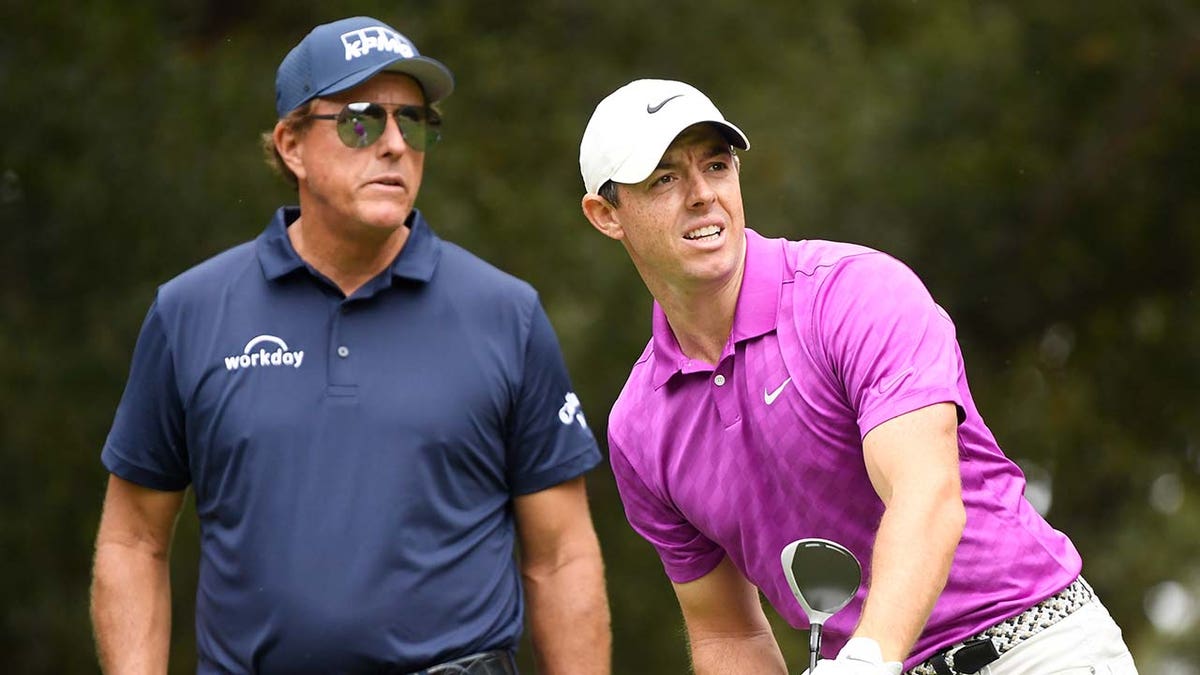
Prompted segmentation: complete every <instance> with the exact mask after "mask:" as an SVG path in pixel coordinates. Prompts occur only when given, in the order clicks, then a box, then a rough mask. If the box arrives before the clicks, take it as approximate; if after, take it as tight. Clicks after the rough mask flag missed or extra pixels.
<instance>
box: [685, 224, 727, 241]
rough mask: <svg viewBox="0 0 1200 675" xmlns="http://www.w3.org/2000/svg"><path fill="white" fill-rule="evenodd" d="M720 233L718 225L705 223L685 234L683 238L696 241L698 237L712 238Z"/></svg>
mask: <svg viewBox="0 0 1200 675" xmlns="http://www.w3.org/2000/svg"><path fill="white" fill-rule="evenodd" d="M719 234H721V228H720V227H717V226H716V225H705V226H704V227H697V228H696V229H694V230H692V231H691V232H688V233H686V234H684V235H683V238H684V239H689V240H692V241H695V240H697V239H710V238H713V237H716V236H717V235H719Z"/></svg>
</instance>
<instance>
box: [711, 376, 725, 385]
mask: <svg viewBox="0 0 1200 675" xmlns="http://www.w3.org/2000/svg"><path fill="white" fill-rule="evenodd" d="M713 384H715V385H717V386H718V387H724V386H725V376H724V375H718V376H716V377H714V378H713Z"/></svg>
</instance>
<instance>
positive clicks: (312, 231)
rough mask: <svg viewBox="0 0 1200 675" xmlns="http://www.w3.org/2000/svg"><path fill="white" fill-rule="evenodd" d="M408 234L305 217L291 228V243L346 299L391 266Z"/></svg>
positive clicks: (396, 230)
mask: <svg viewBox="0 0 1200 675" xmlns="http://www.w3.org/2000/svg"><path fill="white" fill-rule="evenodd" d="M302 213H303V212H302ZM408 234H409V229H408V227H406V226H404V225H401V226H400V227H397V228H395V229H393V230H388V229H374V228H371V229H368V228H352V227H349V226H347V227H336V226H328V225H322V224H320V223H318V222H317V221H315V220H308V219H305V218H304V216H303V215H301V217H300V218H298V219H296V221H295V222H294V223H292V225H291V226H290V227H288V239H289V240H291V242H292V247H293V248H295V249H296V253H297V254H298V255H299V256H300V258H301V259H302V260H304V262H306V263H308V264H309V265H312V266H313V268H314V269H316V270H317V271H318V272H320V273H321V274H323V275H325V277H327V278H328V279H329V280H330V281H332V282H333V283H334V284H335V285H337V287H338V289H340V290H341V291H342V294H343V295H345V296H346V297H350V296H351V295H353V294H354V291H356V290H358V289H359V288H360V287H362V285H363V284H365V283H366V282H367V281H369V280H370V279H372V278H374V277H375V276H376V275H378V274H379V273H380V272H382V271H383V270H385V269H387V267H388V266H389V265H391V264H392V261H394V260H395V259H396V256H397V255H398V254H399V253H400V250H401V249H402V248H404V243H405V242H406V241H408Z"/></svg>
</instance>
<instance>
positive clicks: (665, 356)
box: [650, 228, 785, 389]
mask: <svg viewBox="0 0 1200 675" xmlns="http://www.w3.org/2000/svg"><path fill="white" fill-rule="evenodd" d="M745 232H746V260H745V263H744V264H745V271H744V273H743V275H742V287H741V289H740V290H739V291H738V301H737V307H736V308H735V309H734V312H733V328H732V330H731V331H730V334H729V340H728V341H727V342H726V343H725V348H724V349H723V350H722V351H721V360H722V361H723V360H725V358H726V357H728V356H729V355H730V354H732V353H733V348H734V345H736V344H737V343H738V342H741V341H743V340H749V339H750V338H756V337H759V336H761V335H765V334H767V333H770V332H771V331H773V330H775V326H776V321H777V320H778V310H779V293H780V289H781V288H782V280H783V278H784V274H783V272H784V262H785V261H784V250H783V245H784V240H783V239H767V238H765V237H763V236H762V235H760V234H758V233H757V232H755V231H754V230H751V229H749V228H746V230H745ZM653 332H654V339H653V344H654V349H653V350H652V353H651V356H650V358H651V360H652V362H653V366H654V370H653V375H652V377H651V381H652V382H653V384H654V388H655V389H658V388H660V387H662V386H663V385H664V384H666V383H667V381H668V380H670V379H671V377H672V376H674V375H675V374H677V373H683V374H689V373H699V372H711V371H712V370H713V365H712V364H708V363H705V362H704V361H700V360H696V359H691V358H688V357H687V355H686V354H684V353H683V350H682V349H680V347H679V341H678V340H676V339H675V332H674V331H672V330H671V324H670V323H668V322H667V315H666V313H665V312H663V309H662V307H661V306H659V304H658V302H655V303H654V309H653Z"/></svg>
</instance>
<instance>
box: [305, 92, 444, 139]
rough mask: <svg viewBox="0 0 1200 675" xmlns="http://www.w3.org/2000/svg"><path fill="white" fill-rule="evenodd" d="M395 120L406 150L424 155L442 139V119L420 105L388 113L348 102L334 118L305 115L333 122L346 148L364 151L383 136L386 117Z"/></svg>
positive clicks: (373, 105)
mask: <svg viewBox="0 0 1200 675" xmlns="http://www.w3.org/2000/svg"><path fill="white" fill-rule="evenodd" d="M389 114H390V115H391V116H392V117H394V118H396V126H398V127H400V135H401V136H403V137H404V142H405V143H407V144H408V147H410V148H412V149H413V150H416V151H417V152H425V151H426V150H428V149H429V148H430V147H431V146H432V145H433V144H434V143H437V142H438V141H439V140H440V139H441V138H442V132H441V126H442V118H441V116H440V115H438V114H437V112H435V111H434V110H433V109H432V108H430V107H428V106H422V105H401V106H396V109H395V110H393V111H392V112H391V113H388V111H387V108H384V107H383V106H382V105H380V104H378V103H370V102H367V101H360V102H357V103H347V104H346V107H344V108H342V110H341V112H339V113H337V114H333V115H307V117H309V118H310V119H314V120H336V121H337V134H338V138H340V139H341V140H342V143H343V144H344V145H345V146H346V147H347V148H365V147H367V146H368V145H371V144H372V143H374V142H375V141H377V140H379V137H380V136H383V132H384V131H385V130H386V129H387V119H388V115H389Z"/></svg>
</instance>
